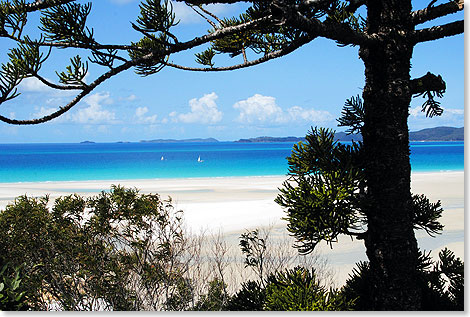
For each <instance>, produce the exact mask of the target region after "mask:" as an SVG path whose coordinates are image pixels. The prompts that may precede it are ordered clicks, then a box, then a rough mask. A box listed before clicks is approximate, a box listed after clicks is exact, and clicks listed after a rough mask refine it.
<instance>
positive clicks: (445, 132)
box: [235, 127, 464, 143]
mask: <svg viewBox="0 0 470 317" xmlns="http://www.w3.org/2000/svg"><path fill="white" fill-rule="evenodd" d="M335 139H336V140H338V141H361V140H362V136H361V135H360V134H354V135H351V134H350V135H348V134H346V133H345V132H336V133H335ZM300 141H305V137H294V136H288V137H269V136H261V137H256V138H249V139H240V140H238V141H235V142H240V143H261V142H300ZM410 141H464V128H463V127H462V128H454V127H435V128H427V129H422V130H419V131H414V132H410Z"/></svg>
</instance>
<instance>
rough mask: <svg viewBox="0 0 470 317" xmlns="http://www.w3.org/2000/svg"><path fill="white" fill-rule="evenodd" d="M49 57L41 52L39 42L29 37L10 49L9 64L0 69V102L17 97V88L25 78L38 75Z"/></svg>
mask: <svg viewBox="0 0 470 317" xmlns="http://www.w3.org/2000/svg"><path fill="white" fill-rule="evenodd" d="M47 57H48V56H44V54H43V53H41V52H40V50H39V42H35V41H32V40H31V39H30V38H29V37H25V38H24V41H23V42H22V43H19V44H18V47H15V48H12V49H10V52H9V53H8V58H9V62H8V63H6V64H5V63H4V64H2V66H1V69H0V93H1V95H0V102H4V101H7V100H10V99H13V98H15V97H17V96H18V95H19V93H17V89H16V87H17V86H18V85H19V84H20V83H21V81H22V80H23V79H24V78H26V77H30V76H32V75H33V74H37V73H38V72H39V70H40V69H41V65H42V63H43V62H44V60H46V59H47Z"/></svg>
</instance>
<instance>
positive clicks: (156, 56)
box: [0, 16, 271, 125]
mask: <svg viewBox="0 0 470 317" xmlns="http://www.w3.org/2000/svg"><path fill="white" fill-rule="evenodd" d="M270 19H271V16H267V17H263V18H260V19H257V20H253V21H250V22H247V23H244V24H240V25H236V26H232V27H228V28H224V29H220V30H217V31H215V32H213V33H211V34H207V35H205V36H202V37H196V38H194V39H192V40H190V41H187V42H179V43H176V44H175V45H172V46H171V47H168V48H166V49H165V50H163V51H162V52H152V53H149V54H147V55H145V56H143V57H141V58H139V59H137V60H131V61H128V62H126V63H123V64H121V65H120V66H118V67H116V68H113V69H111V70H109V71H108V72H106V73H104V74H102V75H101V76H99V77H98V78H97V79H96V80H95V81H93V82H92V83H90V84H89V85H87V86H86V87H83V88H82V89H83V90H82V91H81V92H80V93H79V94H78V95H77V96H76V97H75V98H74V99H73V100H72V101H71V102H70V103H68V104H67V105H66V106H64V107H61V108H60V109H59V110H57V111H55V112H54V113H52V114H50V115H47V116H44V117H41V118H37V119H30V120H17V119H11V118H7V117H5V116H2V115H0V121H3V122H6V123H10V124H17V125H28V124H39V123H44V122H47V121H50V120H53V119H55V118H57V117H59V116H61V115H62V114H64V113H65V112H67V111H69V110H70V109H72V108H73V107H74V106H75V105H76V104H77V103H78V102H79V101H80V100H82V99H83V98H84V97H85V96H86V95H88V94H89V93H90V92H91V91H92V90H93V89H95V88H96V87H97V86H98V85H100V84H102V83H103V82H104V81H106V80H108V79H109V78H111V77H114V76H115V75H117V74H119V73H121V72H123V71H125V70H128V69H129V68H131V67H134V66H138V65H140V64H145V63H149V62H154V61H159V60H160V59H161V58H162V56H168V55H170V54H172V53H178V52H181V51H184V50H186V49H191V48H193V47H196V46H198V45H201V44H205V43H208V42H210V41H213V40H215V39H218V38H221V37H224V36H227V35H230V34H234V33H236V32H240V31H243V30H245V29H247V28H250V27H256V26H258V25H260V24H262V23H263V22H266V21H269V20H270Z"/></svg>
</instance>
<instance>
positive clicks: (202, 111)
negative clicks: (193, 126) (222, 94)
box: [170, 92, 223, 124]
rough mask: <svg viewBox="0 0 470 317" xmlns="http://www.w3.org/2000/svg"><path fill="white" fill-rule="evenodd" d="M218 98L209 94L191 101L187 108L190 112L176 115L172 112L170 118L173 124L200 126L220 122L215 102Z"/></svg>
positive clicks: (220, 115) (220, 118)
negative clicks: (200, 124) (197, 124)
mask: <svg viewBox="0 0 470 317" xmlns="http://www.w3.org/2000/svg"><path fill="white" fill-rule="evenodd" d="M217 98H218V96H217V95H216V93H215V92H213V93H211V94H205V95H204V96H202V97H201V98H199V99H197V98H194V99H191V100H190V101H189V106H190V107H191V111H190V112H188V113H181V114H178V113H177V112H175V111H173V112H172V113H170V117H171V118H172V119H173V121H174V122H184V123H202V124H214V123H217V122H219V121H221V120H222V116H223V115H222V112H221V111H219V110H218V108H217V104H216V102H215V101H216V100H217Z"/></svg>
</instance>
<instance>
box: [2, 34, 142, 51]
mask: <svg viewBox="0 0 470 317" xmlns="http://www.w3.org/2000/svg"><path fill="white" fill-rule="evenodd" d="M0 37H5V38H9V39H10V40H13V41H15V42H17V43H21V44H25V43H26V42H25V41H24V40H22V39H20V38H18V37H16V36H13V35H11V34H8V33H6V34H0ZM36 44H37V45H39V46H41V47H58V48H81V49H92V50H106V49H110V50H121V51H128V50H140V49H141V48H139V47H136V46H132V45H121V44H99V43H96V42H95V43H93V44H91V45H90V44H83V43H67V42H36Z"/></svg>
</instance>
